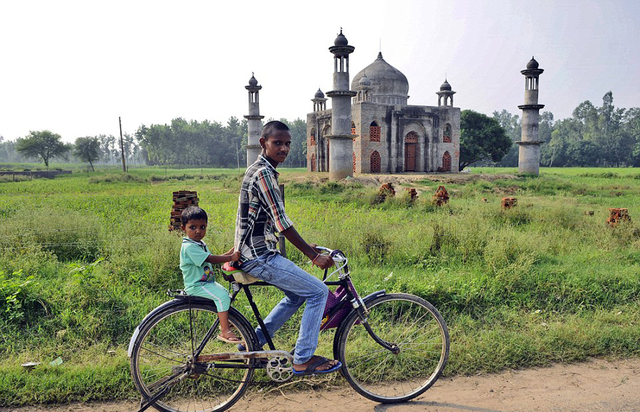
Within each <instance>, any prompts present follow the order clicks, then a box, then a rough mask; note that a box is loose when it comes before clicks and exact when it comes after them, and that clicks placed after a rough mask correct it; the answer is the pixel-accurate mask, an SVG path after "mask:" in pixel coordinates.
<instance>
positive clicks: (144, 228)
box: [0, 168, 640, 406]
mask: <svg viewBox="0 0 640 412" xmlns="http://www.w3.org/2000/svg"><path fill="white" fill-rule="evenodd" d="M305 173H306V172H304V171H302V170H300V169H283V170H282V174H281V183H285V185H286V203H287V211H288V214H289V215H290V217H291V218H292V220H293V221H294V222H295V224H296V227H297V229H298V231H299V232H300V233H301V234H302V235H303V237H304V238H305V239H306V240H307V241H309V242H313V243H317V244H321V245H325V246H328V247H331V248H339V249H341V250H343V251H345V252H346V253H347V255H348V256H349V257H350V261H351V263H352V264H351V266H352V273H353V278H354V282H355V283H356V285H357V286H358V288H359V291H360V293H361V294H363V295H366V294H367V293H370V292H373V291H376V290H379V289H386V290H387V291H402V292H409V293H413V294H416V295H419V296H421V297H423V298H425V299H427V300H429V301H430V302H431V303H433V304H434V305H435V306H436V307H437V308H438V309H439V310H440V311H441V313H442V314H443V316H444V318H445V320H446V321H447V323H448V325H449V329H450V334H451V355H450V360H449V364H448V366H447V369H446V371H445V373H446V374H447V375H454V374H471V373H478V372H492V371H498V370H501V369H505V368H525V367H530V366H540V365H547V364H550V363H552V362H573V361H579V360H583V359H586V358H588V357H594V356H595V357H636V356H639V355H640V345H638V342H639V341H640V305H638V304H639V303H640V276H639V273H640V226H639V225H638V223H637V221H638V220H639V219H640V171H638V170H637V169H587V168H574V169H541V176H540V177H537V178H536V177H531V176H518V175H517V173H516V171H515V170H514V169H496V168H474V169H473V171H472V173H471V174H469V175H465V176H464V178H454V177H455V175H450V176H449V177H451V179H449V177H447V176H442V175H441V176H439V178H443V179H444V180H445V181H444V183H443V182H438V181H432V180H429V179H427V178H426V177H425V179H423V180H418V181H415V182H413V183H410V186H411V187H414V188H416V189H417V190H418V191H419V192H420V197H419V199H418V201H417V202H415V203H414V204H411V203H410V202H409V201H408V197H407V195H406V194H405V193H404V190H398V195H397V196H396V197H395V198H391V199H389V200H387V201H386V202H384V203H381V204H376V202H375V198H376V192H377V187H374V186H363V185H362V184H359V183H357V182H355V181H353V182H350V183H346V184H342V183H340V184H336V183H329V182H326V181H322V180H320V179H318V177H319V176H321V175H319V174H315V175H314V179H311V180H308V181H307V180H305V179H303V178H301V177H300V176H301V175H304V174H305ZM241 174H242V170H220V169H216V170H213V169H164V168H140V169H135V170H134V169H132V170H131V171H130V173H129V174H126V175H123V174H122V173H121V172H118V171H117V169H114V170H113V171H102V172H96V173H86V172H78V173H75V172H74V174H72V175H68V176H63V177H59V178H56V179H54V180H47V179H34V180H28V181H19V182H13V181H4V182H0V406H7V405H24V404H34V403H47V402H70V401H75V400H81V401H87V400H100V399H124V398H136V394H135V392H134V388H133V384H132V382H131V379H130V377H129V370H128V359H127V356H126V347H127V344H128V341H129V338H130V336H131V333H132V332H133V330H134V329H135V326H136V325H137V324H138V322H140V320H142V318H143V317H144V316H145V314H146V313H148V312H149V311H150V310H151V309H152V308H154V307H155V306H157V305H159V304H160V303H162V302H164V301H165V300H167V299H168V298H167V296H166V294H165V291H166V290H167V289H168V288H179V287H181V283H182V279H181V275H180V273H179V269H178V263H179V262H178V259H179V258H178V252H179V249H180V235H179V234H177V233H170V232H169V231H168V225H169V213H170V210H171V206H172V192H173V191H176V190H196V191H197V192H198V194H199V198H200V206H202V207H203V208H204V209H205V210H207V212H208V213H209V231H208V235H207V238H206V241H207V243H208V244H209V246H210V248H211V250H212V251H213V252H214V253H222V252H223V251H226V250H227V249H228V248H229V247H230V246H231V245H232V243H233V228H234V222H235V214H236V208H237V198H238V189H239V185H240V179H241ZM441 184H444V185H445V186H446V188H447V190H448V191H449V193H450V195H451V200H450V202H449V204H448V205H445V206H443V207H435V206H434V205H432V204H431V196H432V195H433V193H434V192H435V190H436V188H437V187H438V185H441ZM504 196H514V197H517V199H518V206H517V207H515V208H513V209H511V210H506V211H503V210H501V207H500V200H501V198H502V197H504ZM610 207H624V208H628V209H629V214H630V216H631V218H632V221H631V222H630V223H623V224H620V225H619V226H618V227H609V226H608V225H607V224H606V223H605V221H606V219H607V217H608V216H609V212H608V208H610ZM589 212H593V213H592V214H589ZM287 250H288V252H289V257H290V258H291V259H292V260H294V261H296V262H297V263H298V264H300V265H303V267H306V268H309V271H310V272H311V273H314V274H316V275H318V276H321V272H320V271H319V270H318V269H312V268H311V266H310V265H308V264H307V262H306V259H303V256H302V255H301V254H300V253H298V252H297V251H295V250H293V249H292V246H291V245H288V248H287ZM280 297H281V295H280V294H279V292H277V291H276V290H272V289H271V288H269V289H264V290H263V291H260V292H258V293H257V300H258V304H259V306H260V307H261V308H263V309H264V310H265V312H266V311H267V310H268V309H269V308H270V307H271V306H273V305H274V304H275V303H276V302H277V301H278V300H279V299H280ZM236 306H237V307H238V308H240V309H241V310H245V308H244V305H243V302H238V303H237V305H236ZM298 321H299V316H297V317H295V318H294V319H293V320H292V322H290V324H288V325H285V328H284V330H283V333H282V334H281V335H280V336H279V339H280V341H281V342H291V341H293V339H294V338H295V334H296V327H297V322H298ZM332 336H333V335H332V334H326V336H322V338H321V345H322V347H321V349H320V350H321V351H324V352H326V353H324V354H326V355H330V341H331V339H332ZM58 357H60V358H62V360H63V363H62V364H61V365H58V366H52V365H49V362H51V361H53V360H55V359H56V358H58ZM29 361H36V362H42V365H40V366H38V367H36V368H35V369H34V370H33V371H31V372H27V371H25V370H24V369H23V368H22V367H21V366H20V365H21V364H22V363H25V362H29ZM334 379H341V378H334Z"/></svg>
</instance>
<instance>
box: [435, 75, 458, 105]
mask: <svg viewBox="0 0 640 412" xmlns="http://www.w3.org/2000/svg"><path fill="white" fill-rule="evenodd" d="M436 94H437V95H438V106H442V105H443V102H442V98H444V106H453V95H454V94H456V92H454V91H453V90H452V89H451V85H450V84H449V82H448V81H447V79H446V78H445V79H444V83H442V85H441V86H440V91H439V92H436Z"/></svg>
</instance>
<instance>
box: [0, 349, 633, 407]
mask: <svg viewBox="0 0 640 412" xmlns="http://www.w3.org/2000/svg"><path fill="white" fill-rule="evenodd" d="M345 385H346V383H345ZM135 410H137V407H136V404H134V403H131V402H120V403H99V404H90V405H83V404H73V405H66V406H55V407H49V408H44V407H31V408H0V411H2V412H8V411H11V412H27V411H47V412H89V411H91V412H121V411H135ZM334 410H338V411H347V410H348V411H349V412H435V411H439V412H460V411H465V412H466V411H472V412H506V411H509V412H516V411H518V412H519V411H522V412H525V411H527V412H530V411H540V412H543V411H544V412H552V411H553V412H568V411H572V412H573V411H576V412H578V411H580V412H595V411H607V412H610V411H615V412H631V411H640V359H632V360H624V361H615V362H609V361H604V360H594V361H591V362H586V363H580V364H573V365H556V366H553V367H549V368H539V369H527V370H521V371H508V372H503V373H499V374H491V375H478V376H472V377H455V378H448V379H441V380H439V381H438V382H437V383H436V385H434V387H433V388H431V389H430V390H428V391H427V392H426V393H425V394H424V395H423V396H421V397H419V398H418V399H416V400H414V401H412V402H408V403H405V404H396V405H381V404H378V403H375V402H371V401H368V400H367V399H365V398H363V397H361V396H360V395H358V394H357V393H356V392H354V391H353V390H351V389H350V388H347V387H345V388H343V389H340V390H331V391H328V390H324V391H320V390H315V391H314V390H310V391H308V392H293V391H288V390H287V388H284V389H282V391H278V390H276V391H272V392H271V393H269V394H260V393H257V392H256V390H255V389H253V390H251V389H250V390H249V393H248V395H246V396H245V397H244V398H243V399H242V400H241V401H240V402H238V403H237V404H236V405H235V406H234V407H233V408H231V409H230V411H231V412H240V411H246V412H263V411H278V412H316V411H334Z"/></svg>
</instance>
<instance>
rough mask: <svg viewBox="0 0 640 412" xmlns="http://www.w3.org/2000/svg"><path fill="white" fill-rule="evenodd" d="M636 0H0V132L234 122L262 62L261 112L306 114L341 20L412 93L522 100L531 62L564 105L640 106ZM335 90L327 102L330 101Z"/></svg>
mask: <svg viewBox="0 0 640 412" xmlns="http://www.w3.org/2000/svg"><path fill="white" fill-rule="evenodd" d="M639 21H640V2H639V1H635V0H607V1H605V0H601V1H592V0H575V1H574V0H538V1H519V0H512V1H507V0H502V1H500V0H486V1H482V0H442V1H440V0H438V1H430V0H423V1H420V0H393V1H385V0H367V1H349V0H339V1H336V0H323V1H319V2H310V1H301V0H298V1H275V0H270V1H264V0H262V1H242V0H235V1H159V0H154V1H136V0H128V1H117V0H110V1H89V0H83V1H67V0H55V1H50V0H47V1H35V0H20V1H18V0H15V1H10V0H0V39H1V40H0V136H4V138H5V139H9V140H14V139H16V138H18V137H23V136H25V135H27V134H28V133H29V131H30V130H44V129H48V130H51V131H53V132H55V133H58V134H60V135H62V137H63V140H65V141H69V142H72V141H74V140H75V139H76V138H77V137H81V136H95V135H98V134H113V135H118V133H119V130H118V117H119V116H121V117H122V126H123V130H124V132H125V133H134V132H135V131H136V129H137V128H138V127H139V126H140V125H142V124H146V125H150V124H164V123H169V122H170V121H171V119H173V118H175V117H183V118H185V119H187V120H192V119H193V120H198V121H203V120H205V119H208V120H211V121H219V122H221V123H226V121H227V120H228V118H229V117H230V116H236V117H238V118H240V119H241V118H242V116H244V115H246V114H248V107H247V106H248V105H247V91H246V90H245V88H244V86H246V85H247V84H248V81H249V78H250V77H251V73H252V72H255V76H256V78H257V79H258V81H259V83H260V85H262V86H263V89H262V90H261V91H260V109H261V114H262V115H264V116H265V117H266V118H282V117H284V118H287V119H291V120H293V119H295V118H302V119H306V114H307V113H308V112H309V111H311V109H312V102H311V101H310V99H311V98H313V95H314V94H315V92H316V90H318V88H321V89H322V91H324V92H327V91H329V90H331V89H332V74H333V56H332V54H331V53H330V52H329V50H328V48H329V46H332V45H333V41H334V40H335V37H336V35H337V34H338V33H339V31H340V27H342V28H343V33H344V35H345V36H346V37H347V39H348V40H349V44H350V45H352V46H355V52H354V53H353V54H352V55H351V58H350V69H351V78H353V76H354V75H355V74H356V73H358V72H359V71H360V70H361V69H363V68H364V67H366V66H367V65H369V64H370V63H371V62H373V61H374V60H375V58H376V56H377V54H378V51H380V50H381V51H382V54H383V56H384V59H385V60H386V61H387V62H388V63H389V64H391V65H392V66H394V67H395V68H397V69H398V70H400V71H402V72H403V73H404V74H405V75H406V76H407V78H408V80H409V95H410V99H409V103H410V104H414V105H433V106H435V105H437V96H436V94H435V92H436V91H437V90H438V89H439V87H440V85H441V84H442V82H443V81H444V79H445V77H446V78H447V79H448V81H449V83H451V85H452V87H453V90H455V91H456V92H457V94H456V95H455V97H454V106H457V107H460V108H461V109H463V110H464V109H472V110H476V111H479V112H482V113H485V114H487V115H491V114H492V113H493V111H494V110H502V109H506V110H508V111H510V112H511V113H514V114H520V111H519V109H518V107H517V106H518V105H520V104H523V96H524V77H523V76H522V75H521V74H520V70H522V69H524V68H525V66H526V64H527V62H528V61H529V60H530V59H531V57H532V56H535V58H536V60H537V61H538V62H539V63H540V67H541V68H542V69H544V73H543V74H542V75H541V77H540V99H539V102H540V103H541V104H544V105H545V108H544V109H543V110H544V111H551V112H552V113H553V114H554V116H555V118H556V120H558V119H562V118H566V117H570V116H571V113H572V111H573V109H574V108H575V107H576V106H577V105H578V104H579V103H581V102H583V101H585V100H591V101H592V103H594V104H595V105H597V106H599V105H601V104H602V96H603V95H604V94H605V93H606V92H608V91H609V90H611V91H612V92H613V96H614V105H616V106H618V107H625V108H630V107H638V106H640V76H639V75H638V74H639V72H640V23H639ZM329 104H330V103H329Z"/></svg>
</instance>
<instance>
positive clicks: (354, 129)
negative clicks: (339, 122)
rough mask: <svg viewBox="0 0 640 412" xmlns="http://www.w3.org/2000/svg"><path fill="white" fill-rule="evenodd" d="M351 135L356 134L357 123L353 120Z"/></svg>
mask: <svg viewBox="0 0 640 412" xmlns="http://www.w3.org/2000/svg"><path fill="white" fill-rule="evenodd" d="M351 135H353V136H355V135H356V125H355V123H353V122H351Z"/></svg>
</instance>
